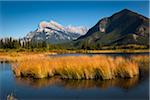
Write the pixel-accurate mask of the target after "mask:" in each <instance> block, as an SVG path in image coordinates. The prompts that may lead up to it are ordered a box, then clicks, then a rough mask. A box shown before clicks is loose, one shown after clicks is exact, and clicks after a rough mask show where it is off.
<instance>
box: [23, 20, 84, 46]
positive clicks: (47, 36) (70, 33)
mask: <svg viewBox="0 0 150 100" xmlns="http://www.w3.org/2000/svg"><path fill="white" fill-rule="evenodd" d="M86 32H87V28H86V27H82V26H78V27H75V26H67V27H64V26H62V25H60V24H58V23H57V22H55V21H50V22H46V21H42V22H40V24H39V27H38V28H37V29H36V30H35V31H32V32H30V33H28V34H27V36H26V37H24V40H28V41H46V42H47V43H51V44H55V43H63V42H67V41H71V40H75V39H77V38H78V37H80V36H81V35H84V34H85V33H86Z"/></svg>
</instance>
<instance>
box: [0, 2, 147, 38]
mask: <svg viewBox="0 0 150 100" xmlns="http://www.w3.org/2000/svg"><path fill="white" fill-rule="evenodd" d="M125 8H126V9H129V10H132V11H134V12H137V13H139V14H142V15H144V16H146V17H149V13H148V12H149V2H148V1H70V2H69V1H43V2H42V1H0V38H3V37H10V36H11V37H13V38H21V37H24V36H26V34H27V33H29V32H30V31H34V30H36V29H37V28H38V24H39V23H40V22H41V21H50V20H54V21H56V22H58V23H60V24H61V25H63V26H67V25H73V26H86V27H87V28H91V27H92V26H94V25H95V24H96V23H97V22H98V21H99V20H100V19H101V18H103V17H109V16H111V15H112V14H114V13H116V12H118V11H120V10H122V9H125Z"/></svg>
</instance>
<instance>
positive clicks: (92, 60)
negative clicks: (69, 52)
mask: <svg viewBox="0 0 150 100" xmlns="http://www.w3.org/2000/svg"><path fill="white" fill-rule="evenodd" d="M13 66H14V67H13V72H14V74H15V75H16V76H17V77H32V78H49V77H53V76H59V77H60V78H62V79H102V80H105V79H114V78H117V77H119V78H132V77H134V76H136V75H138V74H139V65H138V63H137V62H136V61H135V60H131V59H125V58H123V57H116V58H114V57H109V56H78V57H76V56H68V57H47V56H39V55H37V56H36V55H34V56H33V55H29V56H23V57H20V58H19V61H18V62H16V63H15V64H13Z"/></svg>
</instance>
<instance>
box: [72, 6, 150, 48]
mask: <svg viewBox="0 0 150 100" xmlns="http://www.w3.org/2000/svg"><path fill="white" fill-rule="evenodd" d="M131 44H132V45H145V46H148V45H149V18H146V17H144V16H143V15H140V14H138V13H136V12H133V11H130V10H128V9H124V10H122V11H120V12H117V13H115V14H113V15H112V16H110V17H106V18H103V19H101V20H100V21H99V22H98V23H97V24H96V25H95V26H93V27H92V28H91V29H89V30H88V32H87V33H86V34H85V35H83V36H81V37H79V38H78V39H77V40H76V41H74V44H73V45H74V46H75V47H78V48H92V47H96V48H101V47H103V46H122V45H123V46H127V45H131Z"/></svg>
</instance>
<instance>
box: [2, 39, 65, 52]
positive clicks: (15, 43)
mask: <svg viewBox="0 0 150 100" xmlns="http://www.w3.org/2000/svg"><path fill="white" fill-rule="evenodd" d="M65 47H66V46H65V45H61V44H49V43H46V42H45V41H38V42H37V41H34V42H33V41H28V40H27V41H23V40H21V39H13V38H12V37H9V38H2V39H0V49H29V50H34V49H42V50H53V49H65Z"/></svg>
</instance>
